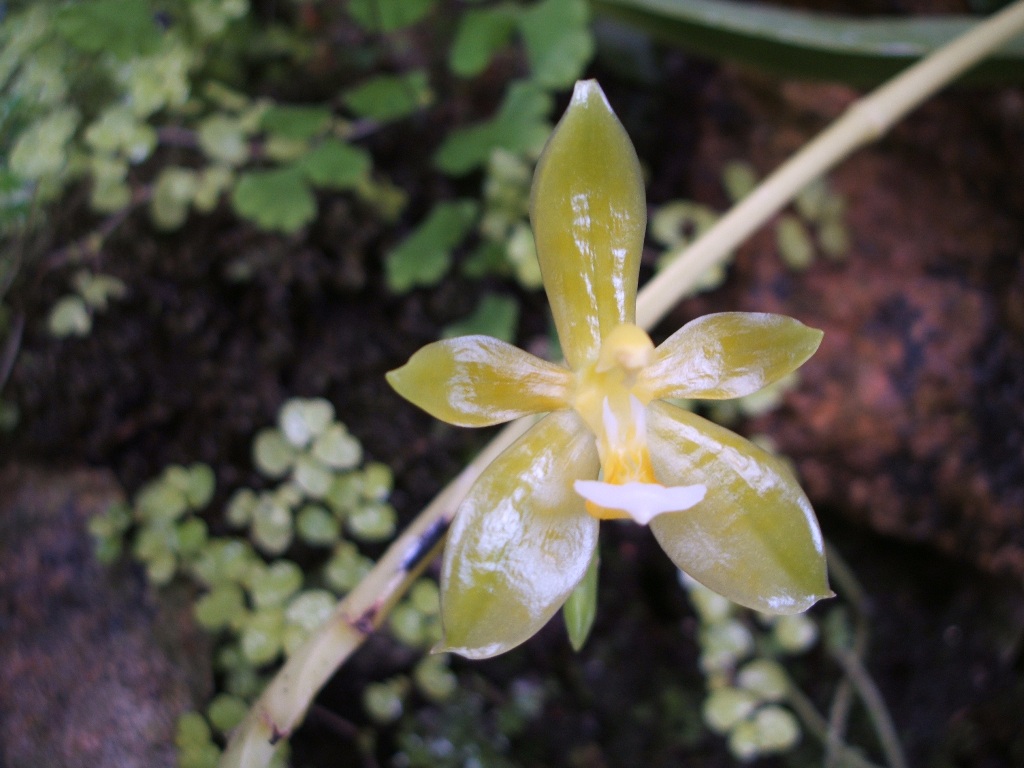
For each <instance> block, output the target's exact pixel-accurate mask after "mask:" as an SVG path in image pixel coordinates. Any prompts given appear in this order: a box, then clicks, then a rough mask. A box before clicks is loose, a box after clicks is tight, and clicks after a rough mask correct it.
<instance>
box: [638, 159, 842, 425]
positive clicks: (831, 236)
mask: <svg viewBox="0 0 1024 768" xmlns="http://www.w3.org/2000/svg"><path fill="white" fill-rule="evenodd" d="M759 182H760V179H759V178H758V175H757V172H756V171H755V170H754V167H753V166H752V165H750V163H747V162H745V161H743V160H733V161H730V162H728V163H726V164H725V166H723V168H722V188H723V191H724V192H725V194H726V196H727V198H728V199H729V202H730V203H732V204H735V203H737V202H739V201H740V200H742V199H743V198H744V197H746V196H747V195H748V194H749V193H750V192H751V191H753V190H754V188H755V187H756V186H757V185H758V183H759ZM845 214H846V202H845V201H844V200H843V198H842V197H841V196H840V195H838V194H837V193H836V192H835V191H834V190H833V189H832V187H831V186H830V185H829V183H828V181H827V180H826V179H818V180H816V181H814V182H813V183H811V184H809V185H808V186H807V187H806V188H805V189H804V190H803V191H801V193H800V194H799V195H798V196H797V198H796V200H794V202H793V205H792V206H791V207H790V209H787V210H786V211H785V212H783V213H782V214H780V215H779V216H778V218H777V219H776V221H775V245H776V250H777V251H778V254H779V257H780V258H781V259H782V261H783V263H784V264H785V265H786V266H787V267H788V268H789V269H790V270H792V271H794V272H802V271H804V270H806V269H807V268H809V267H810V266H811V264H812V263H813V262H814V259H815V258H818V257H819V256H820V257H822V258H824V259H826V260H827V261H833V262H838V261H842V260H843V259H844V258H846V253H847V251H848V250H849V248H850V236H849V233H848V231H847V228H846V222H845V218H844V217H845ZM718 218H719V213H718V212H717V211H716V210H715V209H713V208H710V207H708V206H707V205H704V204H702V203H698V202H695V201H692V200H672V201H670V202H667V203H665V204H663V205H661V206H660V207H658V208H657V209H656V210H655V211H653V213H652V214H651V222H650V228H649V231H650V236H651V239H652V240H653V241H654V242H655V243H657V244H658V245H660V246H661V247H662V248H663V249H664V250H663V251H662V253H661V254H660V255H659V256H658V259H657V261H656V262H655V269H658V270H661V269H664V268H665V267H666V266H668V265H669V264H670V263H671V262H672V261H674V260H675V259H677V258H678V257H679V256H681V255H682V254H683V253H685V251H686V248H687V247H688V246H689V245H690V244H692V243H693V242H694V241H695V240H696V239H697V238H698V237H700V236H701V235H703V234H704V233H705V232H706V231H707V230H708V229H710V228H711V227H712V226H713V225H714V224H715V223H716V222H717V221H718ZM730 261H731V257H730V259H727V260H725V261H723V262H721V263H720V264H718V265H717V266H716V267H715V268H714V269H710V270H708V271H707V272H705V273H704V274H703V275H702V276H701V280H700V282H699V283H698V284H697V285H696V287H695V288H694V290H695V291H696V292H700V291H710V290H714V289H715V288H718V287H719V286H721V285H722V284H723V283H724V282H725V279H726V276H727V274H728V269H729V262H730ZM747 415H755V414H754V413H747ZM716 420H717V418H716Z"/></svg>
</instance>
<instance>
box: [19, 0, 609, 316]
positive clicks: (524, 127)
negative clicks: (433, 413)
mask: <svg viewBox="0 0 1024 768" xmlns="http://www.w3.org/2000/svg"><path fill="white" fill-rule="evenodd" d="M442 17H444V23H442ZM332 23H333V24H338V25H341V26H342V27H344V28H346V29H348V30H350V31H349V32H348V33H347V34H349V35H350V36H351V37H352V43H351V44H350V45H346V46H345V47H344V50H336V51H335V52H334V54H333V57H332V62H331V66H330V67H329V68H328V69H326V70H323V71H322V72H321V74H322V76H323V77H322V83H318V84H316V85H315V86H314V87H313V88H312V89H311V91H312V92H311V93H309V94H304V95H302V96H300V97H298V99H297V100H296V101H288V100H287V97H284V98H278V97H271V96H268V95H265V92H266V91H268V90H273V91H275V92H281V93H288V92H289V91H290V90H295V89H294V88H292V89H289V88H287V87H285V88H281V87H276V88H270V89H268V88H266V83H264V82H260V78H262V80H264V81H270V80H274V79H277V80H281V81H283V80H285V79H287V78H288V74H287V73H288V72H292V73H294V72H300V71H309V69H310V68H315V67H316V66H317V63H316V59H315V57H316V56H317V50H318V47H317V46H318V45H319V43H318V39H319V38H318V34H319V35H323V34H324V32H325V31H326V30H325V29H324V27H325V25H328V24H332ZM339 28H341V27H339ZM426 29H429V30H430V32H429V34H432V35H438V36H439V37H440V39H441V40H444V41H445V43H446V45H441V46H440V47H436V48H435V49H434V50H436V52H437V53H436V55H437V61H434V62H429V66H422V65H417V66H412V67H409V68H404V67H403V68H400V69H399V71H394V72H387V71H382V68H388V67H391V66H393V65H394V64H395V63H397V61H398V60H399V59H400V58H401V57H398V56H392V55H391V54H390V53H389V50H388V49H389V47H390V46H391V45H396V44H397V43H392V42H390V41H388V40H387V39H386V36H388V35H397V34H401V33H413V32H414V31H415V30H421V31H422V30H426ZM352 30H355V31H352ZM0 48H2V53H0V157H2V158H3V159H2V160H0V241H6V242H9V243H13V242H19V241H26V238H27V237H28V235H29V234H30V233H31V232H33V231H34V230H36V229H38V228H39V227H40V226H42V224H43V222H44V221H45V220H46V217H45V216H44V215H41V212H42V211H44V210H45V209H46V206H48V205H53V204H55V203H56V202H57V201H58V200H60V199H61V198H62V197H63V196H64V195H65V194H66V193H67V192H68V191H69V190H70V189H72V188H73V187H78V186H84V187H85V188H86V189H87V190H88V193H89V198H88V199H89V206H90V208H91V209H92V211H93V212H95V213H96V214H98V215H99V216H100V217H106V218H105V219H103V220H102V221H101V223H100V224H98V225H97V226H96V230H95V232H93V233H91V234H90V235H88V236H86V237H85V238H83V239H82V241H81V242H80V243H76V244H74V247H69V248H67V249H64V251H62V252H61V253H60V258H58V259H56V260H55V263H57V264H58V265H60V264H64V263H67V262H71V263H72V265H73V266H75V267H76V268H78V269H81V268H83V267H87V266H88V264H87V262H88V261H89V260H90V257H95V256H96V255H97V254H99V253H100V252H101V250H102V248H103V243H104V241H105V239H106V238H107V237H109V236H110V234H111V233H112V232H113V231H115V230H116V229H117V227H118V226H119V225H120V223H122V222H123V221H124V220H125V219H126V217H127V216H128V215H130V214H132V213H133V212H134V211H136V209H140V208H141V209H144V210H146V211H148V214H149V220H150V222H151V223H152V225H153V227H154V228H156V229H157V230H164V231H171V230H177V229H181V228H182V227H186V226H188V224H189V222H190V220H191V219H192V218H193V217H196V216H205V215H210V214H212V213H214V212H215V211H217V210H219V209H229V210H230V211H231V212H233V213H234V215H236V216H238V217H240V218H242V219H244V220H246V221H248V222H250V223H252V224H253V225H254V226H256V227H258V228H260V229H264V230H268V231H272V232H279V233H281V234H284V235H295V234H298V233H300V232H301V231H302V230H303V229H304V228H306V227H308V226H309V225H311V224H312V223H313V222H314V221H315V220H316V219H317V216H318V214H319V211H320V210H321V207H322V201H323V199H324V198H327V197H330V196H332V195H339V194H340V195H347V196H352V197H354V198H356V199H357V200H358V201H359V202H360V203H361V205H362V206H364V207H365V208H366V209H368V211H369V212H371V213H372V214H373V215H375V216H377V217H378V218H379V219H380V220H381V221H382V222H385V221H387V222H390V221H393V220H395V219H396V218H397V217H399V216H401V221H400V223H399V227H398V230H397V231H398V233H399V236H398V238H397V239H394V240H392V242H391V244H390V247H386V248H385V251H384V252H385V254H386V255H385V256H384V263H385V268H386V279H387V284H388V286H389V287H390V288H391V289H392V290H393V291H396V292H404V291H408V290H411V289H412V288H415V287H422V286H431V285H434V284H436V283H437V282H438V281H439V280H440V279H441V278H442V277H444V276H445V275H446V274H447V273H448V272H449V270H450V268H451V265H452V264H453V263H454V260H453V253H454V252H456V251H458V250H460V249H463V248H464V247H466V246H467V244H468V245H469V246H472V247H475V248H476V249H477V251H480V250H486V257H483V258H477V257H474V258H473V259H471V260H470V261H472V262H473V266H472V267H470V268H468V269H467V270H466V273H467V274H468V275H472V276H474V277H483V276H484V275H485V274H488V273H491V272H497V273H500V274H503V275H506V276H509V277H512V278H514V279H516V280H518V281H519V282H520V283H521V284H522V285H523V286H524V287H526V288H528V289H535V288H537V287H539V279H538V278H539V273H538V270H537V267H536V259H535V257H534V256H533V254H532V250H531V246H532V238H531V237H530V231H529V225H528V223H527V222H526V207H525V202H524V201H525V196H524V195H525V192H524V191H523V189H521V188H520V186H521V185H520V177H521V176H522V175H523V174H525V176H526V179H527V181H528V179H529V174H530V172H531V171H532V164H533V162H534V161H535V159H536V156H537V154H538V153H539V151H540V149H541V148H542V146H543V143H544V141H545V139H546V137H547V135H548V132H549V130H550V128H551V124H550V117H551V111H552V109H553V105H554V100H553V99H552V97H551V94H552V93H553V92H554V91H559V90H562V89H565V88H566V87H568V86H569V85H571V84H572V82H573V81H574V80H575V79H577V78H578V77H579V76H580V75H581V74H582V72H583V68H584V67H585V66H586V64H587V63H588V62H589V60H590V58H591V56H592V54H593V48H594V43H593V38H592V35H591V32H590V28H589V10H588V5H587V3H586V2H585V0H534V1H533V2H527V1H526V0H523V1H521V2H513V1H512V0H507V1H506V2H501V3H494V4H458V5H452V4H449V3H439V2H435V0H415V2H413V0H401V2H399V1H398V0H392V1H391V2H388V1H387V0H359V1H357V0H353V1H352V2H350V3H347V4H344V5H337V6H336V5H333V4H327V3H309V4H296V5H295V6H294V7H291V8H289V9H286V10H285V12H282V13H275V14H267V13H265V12H263V13H256V12H255V11H253V10H252V9H251V8H250V4H249V2H248V0H81V2H76V3H71V2H64V1H62V0H44V1H43V2H38V3H33V4H31V5H29V6H26V7H24V8H19V9H12V10H11V11H10V12H9V13H7V15H6V16H5V17H3V18H2V19H0ZM509 54H514V55H516V56H518V57H519V58H520V61H521V62H522V66H521V68H520V70H519V73H518V77H517V79H514V80H512V81H511V82H510V83H509V84H508V87H507V90H506V91H505V94H504V97H503V98H502V99H501V100H500V101H499V103H498V104H497V105H496V107H495V109H494V111H493V113H492V114H491V115H490V116H487V115H486V114H483V115H478V116H476V117H475V118H474V117H470V118H469V119H462V120H458V121H456V122H454V123H452V125H451V128H450V130H449V131H448V133H447V135H445V136H442V137H440V141H439V142H438V144H437V148H436V152H434V153H433V161H434V164H435V167H436V169H437V170H440V171H441V172H442V173H444V174H449V175H452V176H464V175H466V174H469V173H471V172H475V171H478V170H480V169H483V168H486V167H488V166H489V165H490V164H491V162H492V156H493V155H494V154H495V153H500V154H501V157H502V158H503V159H502V160H500V161H498V162H499V163H504V165H505V166H510V165H515V166H516V167H517V171H516V173H517V176H516V180H515V181H507V179H506V177H507V174H506V175H502V173H501V171H500V170H497V171H495V172H492V173H488V174H487V179H488V180H487V181H486V182H485V186H486V187H487V189H488V190H489V191H482V192H481V194H480V200H479V201H478V200H474V199H472V198H471V197H470V198H465V199H461V200H455V201H452V200H445V199H439V200H435V201H432V204H431V206H430V207H428V208H427V209H426V210H419V209H417V210H416V211H413V210H410V211H408V212H405V213H404V214H403V210H404V209H405V207H406V203H407V200H406V195H405V194H404V193H403V192H401V191H400V190H399V188H398V187H397V186H396V185H395V184H394V183H393V182H392V181H391V180H390V179H389V178H388V175H387V171H386V170H384V168H385V166H386V165H387V163H382V162H380V160H379V158H377V157H374V154H373V151H372V150H371V146H372V138H373V137H374V136H375V135H376V134H377V133H379V132H380V131H381V130H383V129H384V128H385V127H386V126H387V125H388V124H395V123H401V122H402V121H410V120H416V119H418V116H419V115H422V114H424V113H427V112H431V111H437V112H438V114H443V113H444V112H445V111H446V110H450V109H451V106H450V105H451V103H452V100H453V99H455V98H457V97H458V95H459V93H460V92H461V89H462V87H463V86H462V84H461V83H460V81H461V80H462V79H464V78H476V77H482V76H485V75H486V72H487V68H488V66H489V65H490V64H491V63H492V62H493V60H494V59H495V58H496V57H498V56H501V55H509ZM389 62H391V63H389ZM254 75H255V76H256V77H257V79H256V80H255V81H254V79H253V77H254ZM300 90H301V89H300ZM314 94H315V95H314ZM423 170H424V171H426V172H430V171H431V169H423ZM492 170H493V169H492ZM505 187H508V188H509V189H513V188H514V192H503V191H502V190H503V189H505ZM517 195H518V197H517ZM496 197H499V198H502V199H504V203H495V202H494V200H495V198H496ZM511 198H516V199H515V200H512V199H511ZM502 205H503V206H504V214H503V215H504V216H505V218H506V221H505V223H504V224H503V225H501V226H499V225H498V224H497V222H496V220H495V213H494V210H495V208H496V207H499V206H502ZM402 232H404V233H405V234H404V237H403V236H402V234H401V233H402ZM474 244H475V246H474ZM485 246H486V248H485ZM369 256H370V254H367V257H369ZM107 279H111V278H108V276H106V275H103V274H99V273H97V274H96V275H94V280H107ZM130 288H131V286H125V289H126V290H130ZM80 293H81V291H75V292H72V293H69V294H68V295H67V296H65V297H64V298H62V299H61V300H59V301H58V303H57V304H56V305H55V306H54V308H53V312H52V314H51V318H50V321H49V327H50V330H51V332H52V333H53V334H54V335H56V336H81V335H85V334H87V333H88V332H89V330H90V328H91V326H92V321H93V318H94V316H95V314H96V313H97V312H99V311H101V309H102V307H101V306H99V305H98V304H95V303H91V302H90V301H89V300H88V299H87V298H86V297H84V296H82V295H79V294H80ZM121 293H123V291H121ZM109 297H110V298H116V296H115V295H114V294H113V293H111V294H110V296H109ZM487 309H488V306H484V307H483V308H482V310H487ZM498 312H499V314H500V317H499V318H495V319H491V320H487V319H486V318H485V319H484V320H483V323H482V324H483V325H484V326H486V325H488V324H490V325H499V326H502V325H507V324H508V323H509V320H510V317H511V320H512V325H513V326H514V317H512V316H510V314H509V313H508V312H507V311H504V305H503V306H502V309H500V310H498ZM478 320H479V318H478V319H477V321H478ZM477 321H471V322H477ZM508 333H514V327H513V329H512V331H508Z"/></svg>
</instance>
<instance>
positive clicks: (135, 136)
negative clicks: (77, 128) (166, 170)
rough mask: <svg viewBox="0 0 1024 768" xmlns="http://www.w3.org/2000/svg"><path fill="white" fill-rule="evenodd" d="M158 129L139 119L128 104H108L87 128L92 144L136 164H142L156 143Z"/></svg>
mask: <svg viewBox="0 0 1024 768" xmlns="http://www.w3.org/2000/svg"><path fill="white" fill-rule="evenodd" d="M156 140H157V136H156V131H155V130H154V129H153V127H152V126H150V125H147V124H146V123H144V122H142V121H141V120H139V118H138V117H137V116H136V115H135V114H134V113H133V112H132V111H131V110H130V109H128V108H127V107H125V106H123V105H117V106H113V107H108V108H107V109H105V110H104V111H103V112H102V113H101V114H100V116H99V117H98V118H97V119H96V120H94V121H93V122H92V123H91V124H90V125H89V127H88V128H87V129H86V131H85V142H86V144H88V145H89V146H90V147H92V148H93V149H95V150H98V151H100V152H106V153H108V154H115V153H122V154H123V155H124V156H125V157H127V158H128V159H129V160H131V162H133V163H141V162H142V161H143V160H145V159H146V158H147V157H149V155H150V154H151V153H152V151H153V148H154V147H155V146H156Z"/></svg>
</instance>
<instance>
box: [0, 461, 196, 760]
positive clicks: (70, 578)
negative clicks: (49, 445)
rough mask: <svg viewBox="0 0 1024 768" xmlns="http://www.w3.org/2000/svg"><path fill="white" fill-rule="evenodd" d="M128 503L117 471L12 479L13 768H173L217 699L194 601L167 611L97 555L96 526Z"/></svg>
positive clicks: (1, 569) (6, 594)
mask: <svg viewBox="0 0 1024 768" xmlns="http://www.w3.org/2000/svg"><path fill="white" fill-rule="evenodd" d="M121 497H122V492H121V490H120V488H119V487H118V485H117V483H116V482H115V481H114V479H113V477H112V476H111V475H110V474H108V473H105V472H98V471H92V470H76V471H72V472H68V473H61V472H55V471H50V470H47V471H43V470H37V469H28V468H24V467H18V466H10V467H7V468H6V469H4V470H3V471H2V472H0V765H2V766H4V768H79V767H81V768H99V767H100V766H103V767H107V766H116V768H135V767H136V766H137V767H138V768H162V767H163V766H167V767H168V768H170V767H171V766H173V765H175V752H174V729H175V724H176V721H177V717H178V715H179V714H180V713H181V712H183V711H184V710H186V709H188V708H190V707H194V706H195V703H194V702H195V701H196V700H198V699H199V698H200V697H202V696H205V695H207V693H208V686H209V679H210V671H209V669H208V667H207V668H204V667H203V664H204V662H203V660H204V659H208V658H209V652H208V650H206V649H205V645H206V642H207V640H206V638H205V637H204V636H203V635H202V633H201V631H200V630H198V629H197V628H196V627H195V625H194V624H193V622H192V621H191V617H190V614H189V612H188V604H187V602H183V603H182V606H183V607H182V608H180V609H177V610H174V609H171V608H169V607H167V606H165V604H164V601H161V608H160V611H159V612H158V611H157V606H156V603H155V601H154V600H153V598H152V595H151V594H149V593H148V592H147V590H146V587H145V584H144V582H143V579H142V577H141V576H140V575H139V574H138V573H137V572H136V571H134V570H131V569H129V568H127V567H120V568H117V569H115V570H113V571H111V570H108V569H106V568H104V567H103V566H101V565H100V564H98V563H97V562H96V560H95V558H94V557H93V554H92V541H91V539H90V537H89V534H88V533H87V531H86V522H87V521H88V519H89V518H90V517H91V516H92V515H94V514H96V513H98V512H100V511H102V510H103V509H104V508H105V507H106V506H107V505H109V504H111V503H112V502H115V501H118V500H120V498H121ZM207 664H208V662H207Z"/></svg>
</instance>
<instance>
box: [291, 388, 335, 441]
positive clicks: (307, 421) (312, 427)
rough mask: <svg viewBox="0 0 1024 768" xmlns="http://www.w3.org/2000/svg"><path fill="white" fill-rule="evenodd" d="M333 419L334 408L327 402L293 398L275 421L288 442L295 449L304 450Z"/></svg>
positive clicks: (319, 399) (322, 399)
mask: <svg viewBox="0 0 1024 768" xmlns="http://www.w3.org/2000/svg"><path fill="white" fill-rule="evenodd" d="M333 419H334V406H333V405H331V402H330V401H329V400H325V399H324V398H322V397H313V398H301V397H294V398H292V399H291V400H289V401H288V402H286V403H285V404H284V406H282V408H281V412H280V414H278V419H277V420H278V426H280V428H281V431H282V432H283V433H284V436H285V437H286V438H287V439H288V442H290V443H291V444H292V445H294V446H295V447H296V448H305V447H306V446H307V445H309V443H310V441H311V440H312V439H313V438H314V437H316V436H317V435H319V434H321V433H322V432H324V430H326V429H327V427H328V425H329V424H330V423H331V421H332V420H333Z"/></svg>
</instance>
